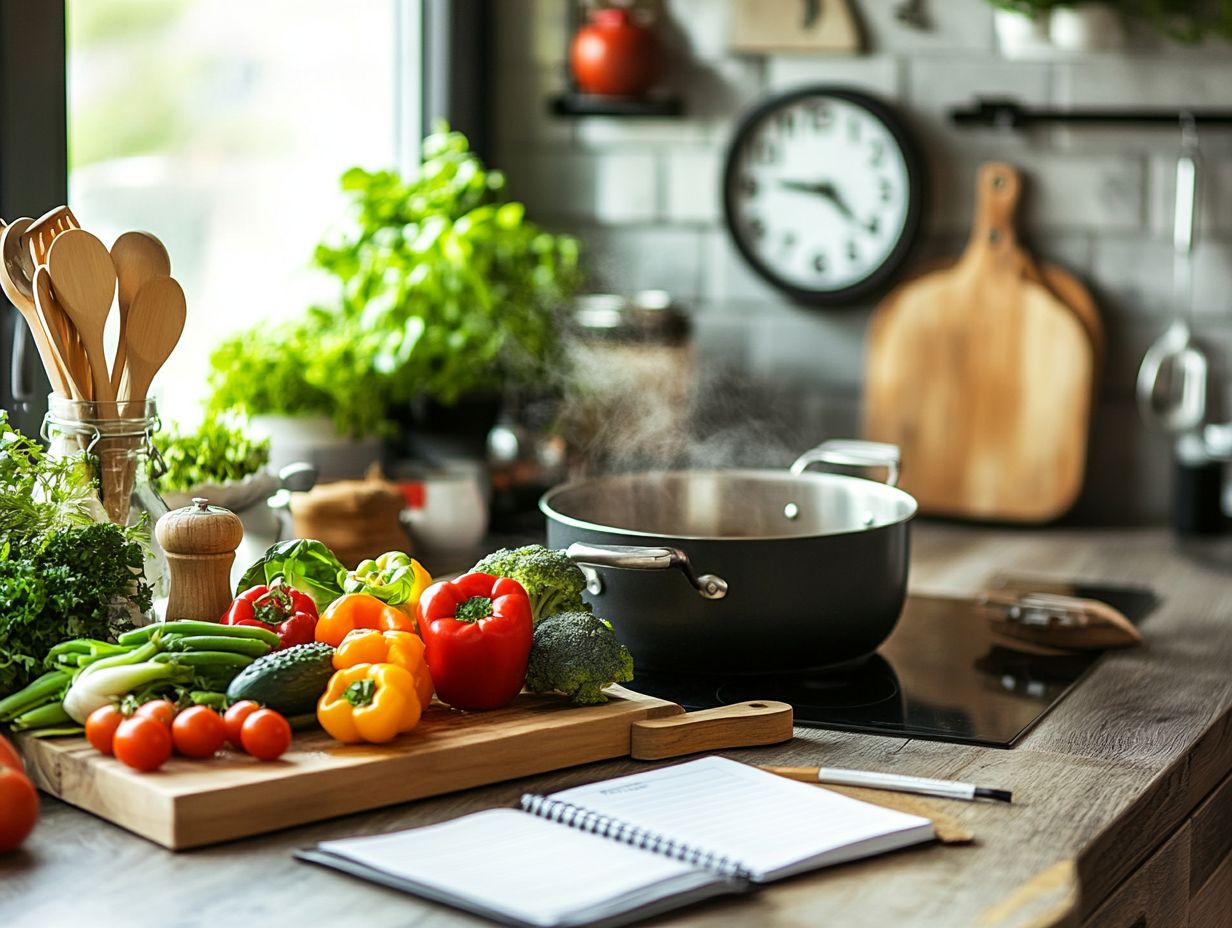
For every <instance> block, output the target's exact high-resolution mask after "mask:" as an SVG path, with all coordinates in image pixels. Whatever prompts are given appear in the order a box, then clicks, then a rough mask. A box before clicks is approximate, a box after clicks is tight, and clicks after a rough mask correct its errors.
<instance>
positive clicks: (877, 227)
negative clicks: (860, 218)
mask: <svg viewBox="0 0 1232 928" xmlns="http://www.w3.org/2000/svg"><path fill="white" fill-rule="evenodd" d="M865 228H866V229H868V234H869V235H876V234H877V233H878V232H880V231H881V220H880V219H878V218H877V217H876V216H874V217H873V218H872V219H870V220H869V221H868V225H867V226H865Z"/></svg>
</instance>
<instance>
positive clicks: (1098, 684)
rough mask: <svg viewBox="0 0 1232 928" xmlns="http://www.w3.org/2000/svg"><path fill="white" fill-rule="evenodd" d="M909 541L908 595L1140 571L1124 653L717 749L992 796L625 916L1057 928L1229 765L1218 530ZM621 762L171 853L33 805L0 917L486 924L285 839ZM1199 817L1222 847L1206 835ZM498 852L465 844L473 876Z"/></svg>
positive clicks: (931, 531) (613, 771)
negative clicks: (922, 720) (872, 721)
mask: <svg viewBox="0 0 1232 928" xmlns="http://www.w3.org/2000/svg"><path fill="white" fill-rule="evenodd" d="M913 544H914V554H913V559H912V577H911V582H912V587H913V589H915V590H917V591H921V592H934V593H959V594H961V593H969V592H971V591H973V590H975V589H976V588H977V587H978V585H979V583H980V581H981V579H982V578H984V577H986V576H987V575H989V574H990V573H992V572H993V571H995V570H1004V569H1012V570H1015V571H1024V572H1033V573H1036V572H1038V573H1044V574H1050V575H1053V576H1056V577H1072V578H1081V579H1085V580H1106V581H1122V582H1124V581H1130V582H1133V583H1146V584H1150V585H1152V586H1154V587H1155V589H1156V591H1157V592H1158V593H1159V594H1160V596H1161V598H1162V600H1163V602H1162V605H1161V606H1160V608H1159V609H1158V610H1157V611H1156V612H1155V613H1154V614H1153V615H1152V616H1151V618H1150V619H1149V620H1148V621H1147V622H1146V623H1145V625H1144V627H1143V633H1144V636H1145V646H1144V647H1142V648H1139V649H1136V650H1133V651H1129V652H1121V653H1115V654H1109V655H1107V656H1106V657H1105V658H1104V659H1103V660H1102V661H1101V663H1100V664H1099V665H1098V666H1097V667H1096V668H1095V670H1094V671H1093V672H1092V673H1091V674H1090V675H1089V676H1088V677H1087V679H1086V680H1085V681H1084V682H1083V683H1082V684H1081V685H1080V686H1078V687H1077V688H1076V689H1075V690H1074V691H1073V692H1072V693H1070V694H1069V695H1068V696H1067V697H1066V698H1065V699H1064V700H1063V701H1062V702H1061V703H1060V705H1058V706H1057V707H1056V708H1055V709H1054V710H1053V711H1052V712H1051V713H1050V714H1049V715H1048V716H1047V717H1046V718H1045V719H1044V720H1043V721H1042V722H1041V723H1040V724H1039V726H1038V727H1037V728H1036V729H1035V730H1034V731H1033V732H1032V733H1031V734H1030V735H1028V736H1027V737H1026V738H1025V739H1024V741H1023V742H1021V743H1020V745H1019V746H1018V747H1016V748H1014V749H1012V750H1002V749H995V748H982V747H973V746H966V745H953V744H941V743H936V742H929V741H919V740H913V739H903V738H888V737H879V736H873V735H858V734H847V733H840V732H829V731H820V730H814V729H797V737H796V738H795V740H794V741H792V742H791V743H789V744H787V745H782V746H777V747H772V748H761V749H750V750H744V751H734V752H731V755H730V756H733V757H736V758H738V759H740V760H746V761H749V762H754V763H777V764H799V765H807V764H812V765H816V764H817V763H818V762H819V761H821V760H822V759H823V758H824V761H825V763H827V764H829V765H832V766H851V767H867V768H875V769H893V770H895V771H898V772H902V773H909V774H917V775H922V776H936V777H948V778H955V779H966V780H974V781H978V782H986V783H991V784H995V785H997V786H1002V787H1006V788H1009V789H1012V790H1013V791H1014V797H1015V802H1014V804H1013V805H1012V806H1003V805H1000V804H994V803H978V804H977V803H958V802H942V801H938V802H937V807H938V808H943V809H944V810H945V812H946V813H947V814H948V815H950V816H951V817H953V818H956V819H958V820H959V821H961V822H963V823H965V824H966V825H968V826H969V827H970V828H971V829H972V830H973V831H974V832H975V833H976V835H977V843H976V844H975V845H973V846H970V847H939V846H933V847H926V848H918V849H913V850H908V851H904V852H900V853H898V854H894V855H890V856H887V857H882V858H878V859H875V860H870V861H865V862H860V863H856V864H850V865H846V866H842V867H838V868H834V869H831V870H825V871H819V872H817V873H814V874H809V875H805V876H802V877H798V878H796V879H792V880H789V881H786V882H784V883H780V884H776V885H772V886H769V887H766V888H764V889H762V890H761V891H760V892H758V893H756V894H754V895H752V896H750V897H742V898H740V899H736V900H731V899H727V900H721V901H716V902H712V903H708V904H705V905H702V906H698V907H695V908H692V909H688V910H685V911H683V912H681V913H678V914H676V915H674V916H669V917H664V918H660V919H656V920H654V921H652V922H648V923H646V924H656V925H657V924H667V923H671V924H673V925H677V924H678V925H689V924H703V923H709V922H713V921H714V920H717V919H721V920H722V923H723V924H725V925H749V926H764V925H793V926H794V925H803V924H808V925H817V924H826V925H855V926H863V925H868V926H885V925H938V926H942V925H944V926H955V925H980V926H1003V928H1009V926H1015V928H1018V926H1027V925H1031V926H1042V925H1052V924H1079V923H1081V922H1082V921H1083V920H1085V919H1086V918H1087V917H1088V916H1090V915H1091V914H1092V913H1096V912H1097V909H1098V908H1099V906H1100V905H1101V903H1104V901H1105V900H1106V899H1107V898H1108V897H1109V896H1110V895H1111V894H1112V893H1113V890H1114V889H1116V888H1117V887H1118V886H1119V885H1120V884H1121V883H1122V882H1123V881H1125V880H1126V878H1127V877H1128V876H1129V875H1130V874H1132V873H1134V872H1135V871H1136V870H1138V869H1139V868H1140V867H1141V866H1142V865H1143V863H1144V862H1146V861H1147V860H1148V858H1151V859H1154V858H1152V856H1151V855H1152V854H1154V853H1155V852H1156V851H1158V850H1159V849H1160V847H1161V845H1164V844H1165V842H1166V841H1168V839H1169V838H1170V836H1172V835H1173V834H1174V833H1175V832H1177V830H1178V829H1180V828H1181V827H1182V826H1183V825H1184V824H1185V822H1186V821H1187V819H1188V817H1189V816H1190V815H1191V813H1193V811H1194V809H1195V808H1197V807H1199V806H1200V804H1201V803H1202V802H1203V800H1204V799H1205V798H1206V797H1208V796H1210V794H1212V793H1213V791H1214V790H1215V789H1216V787H1217V786H1219V785H1220V784H1221V783H1222V782H1223V781H1224V780H1225V779H1226V778H1227V777H1228V776H1229V773H1230V772H1232V542H1229V541H1227V540H1223V541H1218V542H1211V543H1201V544H1187V545H1184V546H1181V545H1179V544H1178V543H1177V542H1176V541H1175V540H1174V539H1173V538H1172V537H1171V536H1170V535H1169V534H1167V533H1166V532H1164V531H1155V530H1149V531H1142V530H1134V531H1124V530H1118V531H1086V530H1081V531H1080V530H1050V531H1004V530H982V529H973V528H969V527H954V526H945V525H935V524H926V523H919V524H917V526H916V527H915V534H914V540H913ZM642 767H643V765H641V764H637V763H635V762H632V761H613V762H607V763H601V764H593V765H590V766H586V767H579V768H573V769H571V770H566V771H561V772H560V773H557V774H551V775H545V776H540V777H533V778H529V779H524V780H519V781H513V782H509V783H504V784H499V785H497V786H492V787H486V788H483V789H477V790H471V791H468V792H465V793H459V794H455V795H451V796H445V797H441V798H439V799H435V800H427V801H421V802H417V803H412V804H409V805H404V806H399V807H395V808H391V809H386V810H382V811H379V812H374V813H365V814H362V815H355V816H350V817H347V818H342V819H336V820H333V821H329V822H324V823H318V824H314V825H308V826H304V827H302V828H296V829H292V830H288V831H285V832H280V833H277V834H273V835H267V836H265V837H260V838H254V839H249V840H243V841H236V842H233V843H230V844H226V845H222V846H218V847H213V848H206V849H203V850H198V851H186V852H181V853H178V854H174V853H171V852H168V851H165V850H163V849H162V848H160V847H158V846H156V845H154V844H151V843H149V842H147V841H145V840H143V839H141V838H137V837H134V836H132V835H130V834H128V833H127V832H125V831H122V830H121V829H119V828H117V827H114V826H112V825H109V824H107V823H106V822H103V821H101V820H99V819H97V818H94V817H93V816H91V815H88V814H86V813H84V812H80V811H78V810H76V809H74V808H72V807H69V806H66V805H64V804H63V803H60V802H58V801H56V800H54V799H50V798H47V797H44V808H43V815H42V819H41V821H40V823H39V825H38V827H37V828H36V830H35V832H34V834H33V835H32V836H31V838H30V840H29V841H28V842H27V845H26V847H25V849H24V850H23V851H21V852H19V853H17V854H15V855H8V856H5V857H2V858H0V924H4V925H5V926H6V928H7V926H12V928H17V926H25V925H31V926H34V925H38V926H40V928H46V926H51V925H56V926H59V925H69V924H79V925H87V924H88V925H92V926H99V928H101V926H106V925H112V924H114V925H117V926H119V925H123V926H125V928H132V926H144V925H150V926H159V928H170V926H177V928H179V926H183V928H189V926H198V925H199V926H209V928H216V926H218V925H226V924H240V923H243V924H259V925H261V926H263V928H268V926H273V925H289V924H299V925H305V926H307V925H320V924H338V925H360V924H362V925H363V926H364V928H382V926H395V925H396V926H407V925H416V926H429V925H431V926H444V925H449V926H461V925H472V924H475V925H482V924H488V923H487V922H484V921H482V920H480V919H477V918H474V917H472V916H468V915H466V914H464V913H461V912H456V911H454V910H452V909H448V908H444V907H441V906H436V905H432V904H429V903H426V902H422V901H420V900H418V899H415V898H413V897H410V896H405V895H402V894H400V893H396V892H393V891H391V890H385V889H382V888H379V887H376V886H373V885H370V884H367V883H364V882H361V881H358V880H353V879H350V878H348V877H345V876H342V875H339V874H335V873H332V872H328V871H325V870H322V869H320V868H317V867H310V866H307V865H305V864H301V863H297V862H295V861H294V860H292V859H291V857H290V851H291V849H293V848H296V847H302V846H306V845H309V844H312V843H314V842H316V841H318V840H322V839H325V838H333V837H342V836H347V835H355V834H368V833H376V832H384V831H391V830H395V829H399V828H406V827H410V826H414V825H420V824H427V823H431V822H436V821H441V820H443V819H448V818H452V817H455V816H458V815H461V814H464V813H467V812H472V811H476V810H478V809H483V808H490V807H494V806H507V805H510V804H512V803H513V802H514V801H515V800H516V798H517V797H518V796H519V795H520V794H521V793H522V792H524V791H527V790H530V789H533V790H536V791H541V792H544V791H551V790H553V789H558V788H563V787H565V786H568V785H572V784H576V783H581V782H588V781H592V780H597V779H602V778H605V777H609V776H614V775H618V774H621V773H626V772H629V771H632V770H636V769H641V768H642ZM1226 793H1227V790H1224V791H1222V792H1221V793H1220V797H1222V796H1224V795H1225V794H1226ZM1217 799H1218V805H1219V807H1220V810H1221V811H1220V816H1221V817H1220V819H1219V822H1217V823H1216V824H1221V823H1223V824H1226V823H1225V822H1224V819H1226V818H1228V816H1229V815H1230V814H1232V809H1230V808H1229V807H1230V806H1232V802H1227V801H1224V800H1223V799H1222V798H1219V797H1217ZM1207 805H1208V806H1210V805H1211V802H1210V801H1208V803H1207ZM1207 830H1208V831H1210V832H1211V834H1213V835H1214V836H1215V837H1213V838H1210V840H1211V841H1213V842H1214V844H1215V846H1216V849H1217V850H1218V849H1219V848H1222V851H1220V854H1226V852H1227V848H1226V846H1225V845H1226V844H1227V843H1228V839H1225V838H1223V837H1220V836H1219V835H1221V834H1222V833H1223V832H1222V831H1220V830H1218V829H1213V828H1208V829H1207ZM1223 831H1232V829H1223ZM1204 834H1205V832H1204ZM1195 835H1196V830H1195ZM1194 840H1195V841H1196V840H1197V837H1195V839H1194ZM1171 843H1175V842H1171ZM1208 843H1209V842H1208ZM1187 859H1188V858H1187ZM1215 859H1216V860H1218V858H1217V857H1216V858H1215ZM1225 864H1226V861H1225ZM499 865H500V863H499V861H484V860H483V859H482V854H481V853H479V854H478V855H477V859H476V879H482V874H483V870H484V868H485V867H489V866H499ZM561 865H562V866H568V862H567V861H562V862H561ZM1194 866H1195V867H1198V870H1199V872H1194V873H1193V874H1191V877H1190V878H1191V880H1193V881H1197V880H1198V879H1199V877H1202V878H1204V879H1210V880H1215V879H1218V880H1219V881H1220V887H1217V888H1219V890H1220V899H1221V900H1222V899H1223V898H1224V896H1223V894H1222V893H1223V889H1222V885H1223V881H1224V880H1225V879H1226V881H1227V882H1228V883H1232V871H1230V870H1229V867H1228V866H1226V865H1225V866H1222V867H1220V869H1219V872H1218V873H1216V874H1212V873H1210V872H1201V867H1200V866H1199V865H1198V864H1195V865H1194ZM1211 866H1212V867H1213V866H1215V865H1214V864H1212V865H1211ZM1227 896H1229V897H1232V890H1229V891H1228V892H1227ZM1217 901H1218V900H1217ZM1152 904H1157V905H1158V904H1160V903H1158V900H1156V901H1155V902H1154V903H1152ZM1097 920H1098V915H1097ZM1140 923H1141V924H1147V922H1146V921H1145V920H1144V921H1141V922H1140ZM1125 924H1130V921H1127V922H1126V923H1125ZM1150 924H1151V925H1154V924H1155V922H1154V921H1151V922H1150ZM1160 924H1184V921H1177V922H1173V921H1164V922H1160ZM1225 924H1226V923H1225Z"/></svg>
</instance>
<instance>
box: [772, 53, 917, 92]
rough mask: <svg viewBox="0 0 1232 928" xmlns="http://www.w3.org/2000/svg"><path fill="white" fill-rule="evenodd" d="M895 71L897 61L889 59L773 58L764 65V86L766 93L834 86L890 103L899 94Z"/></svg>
mask: <svg viewBox="0 0 1232 928" xmlns="http://www.w3.org/2000/svg"><path fill="white" fill-rule="evenodd" d="M899 70H900V68H899V59H897V58H894V57H892V56H890V55H862V56H859V57H856V58H840V57H838V56H830V57H822V56H819V55H774V56H772V57H771V58H770V59H769V61H768V63H767V65H766V85H767V88H768V89H770V90H791V89H792V88H795V87H802V86H804V85H806V84H836V85H842V86H847V87H854V88H856V89H857V90H863V91H866V92H868V93H872V94H875V95H876V96H879V97H881V98H883V99H885V100H894V99H897V97H898V94H899V83H900V82H899Z"/></svg>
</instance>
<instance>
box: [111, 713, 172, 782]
mask: <svg viewBox="0 0 1232 928" xmlns="http://www.w3.org/2000/svg"><path fill="white" fill-rule="evenodd" d="M112 744H113V747H114V750H115V756H116V759H117V760H119V761H121V762H123V763H125V764H128V766H130V767H134V768H136V769H137V770H147V771H148V770H157V769H158V768H159V767H161V766H162V765H163V763H164V761H166V760H167V758H168V757H170V756H171V729H170V728H168V727H167V726H166V725H164V724H163V723H162V722H160V721H159V720H158V719H156V718H151V717H150V716H148V715H134V716H133V717H132V718H128V719H125V720H124V721H123V722H121V723H120V727H119V728H117V729H116V732H115V738H114V739H113V742H112Z"/></svg>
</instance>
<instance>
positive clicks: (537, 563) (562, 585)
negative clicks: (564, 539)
mask: <svg viewBox="0 0 1232 928" xmlns="http://www.w3.org/2000/svg"><path fill="white" fill-rule="evenodd" d="M471 570H472V571H478V572H480V573H484V574H491V575H492V576H494V577H509V578H510V579H512V580H516V581H518V583H520V584H522V586H523V587H525V588H526V594H527V595H528V596H529V597H530V607H531V613H532V618H533V620H534V622H535V624H536V625H537V624H539V623H540V622H541V621H543V620H544V619H546V618H547V617H548V616H550V615H555V614H556V613H558V612H588V611H590V606H588V605H587V604H586V603H585V602H583V601H582V591H583V590H585V589H586V575H585V574H583V573H582V569H581V568H580V567H578V566H577V564H575V563H573V561H571V560H570V559H569V557H568V556H567V555H566V554H565V552H564V551H553V550H552V549H551V548H545V547H544V546H543V545H527V546H526V547H523V548H501V549H500V550H499V551H494V552H493V553H492V554H489V555H488V556H487V557H485V558H484V559H483V560H481V561H480V562H479V563H478V564H476V565H475V566H474V567H472V568H471Z"/></svg>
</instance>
